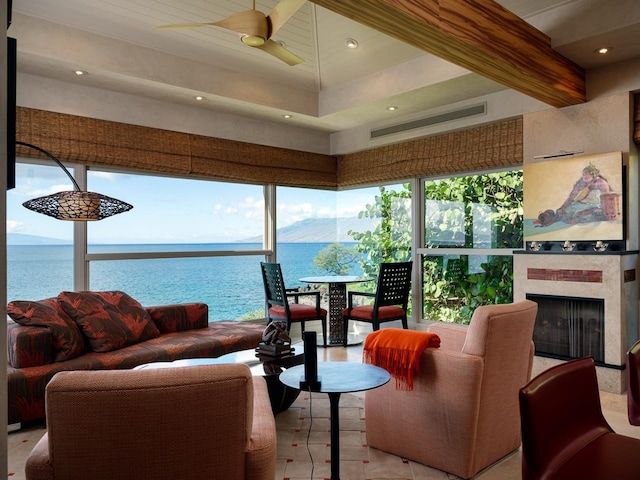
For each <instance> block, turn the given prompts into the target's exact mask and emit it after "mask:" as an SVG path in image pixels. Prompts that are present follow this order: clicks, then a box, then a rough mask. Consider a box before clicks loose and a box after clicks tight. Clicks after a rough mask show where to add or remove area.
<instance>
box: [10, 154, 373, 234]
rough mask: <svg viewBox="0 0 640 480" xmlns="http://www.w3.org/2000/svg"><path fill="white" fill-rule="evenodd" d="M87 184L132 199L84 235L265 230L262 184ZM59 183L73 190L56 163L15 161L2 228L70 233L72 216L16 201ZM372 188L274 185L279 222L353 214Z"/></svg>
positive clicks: (129, 180) (156, 180)
mask: <svg viewBox="0 0 640 480" xmlns="http://www.w3.org/2000/svg"><path fill="white" fill-rule="evenodd" d="M72 173H73V172H72ZM88 183H89V188H88V190H90V191H95V192H99V193H102V194H104V195H108V196H111V197H114V198H117V199H120V200H123V201H125V202H128V203H130V204H132V205H133V206H134V208H133V209H132V210H131V211H129V212H126V213H123V214H119V215H116V216H113V217H110V218H107V219H105V220H102V221H100V222H90V223H89V227H88V235H89V242H93V243H97V242H100V243H102V242H104V243H211V242H232V241H237V240H242V239H245V238H249V237H254V236H257V235H262V233H263V209H264V205H263V197H262V187H261V186H255V185H241V184H229V183H220V182H209V181H193V180H181V179H174V178H169V177H150V176H143V175H129V174H114V173H105V172H90V174H89V182H88ZM64 190H72V185H71V182H70V181H69V179H68V177H66V175H65V174H64V172H63V171H62V170H61V169H60V168H58V167H56V166H51V167H49V166H40V165H29V164H22V163H19V164H17V166H16V188H15V189H13V190H10V191H8V192H7V231H8V232H10V233H23V234H29V235H39V236H46V237H53V238H59V239H68V240H71V238H72V231H73V224H72V222H65V221H60V220H56V219H54V218H51V217H47V216H45V215H42V214H38V213H35V212H32V211H30V210H27V209H26V208H24V207H23V206H22V202H24V201H26V200H29V199H32V198H35V197H39V196H43V195H48V194H51V193H55V192H60V191H64ZM378 192H379V190H378V188H366V189H358V190H353V191H347V192H344V191H343V192H333V191H318V190H311V189H299V188H278V194H277V195H278V199H277V204H278V207H277V218H278V227H284V226H287V225H291V224H292V223H295V222H297V221H299V220H303V219H306V218H315V217H321V218H326V217H353V216H357V214H358V212H360V211H361V210H363V209H364V207H365V205H366V204H367V203H372V202H373V200H374V195H376V194H377V193H378Z"/></svg>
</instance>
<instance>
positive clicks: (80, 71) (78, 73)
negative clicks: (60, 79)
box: [73, 70, 89, 76]
mask: <svg viewBox="0 0 640 480" xmlns="http://www.w3.org/2000/svg"><path fill="white" fill-rule="evenodd" d="M73 73H75V74H76V75H78V76H80V75H89V72H85V71H84V70H74V72H73Z"/></svg>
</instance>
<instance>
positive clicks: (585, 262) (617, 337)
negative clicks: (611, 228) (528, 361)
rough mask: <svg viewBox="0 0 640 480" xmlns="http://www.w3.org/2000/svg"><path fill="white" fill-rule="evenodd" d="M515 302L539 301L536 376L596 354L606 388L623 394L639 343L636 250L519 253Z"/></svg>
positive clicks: (599, 380) (515, 274) (600, 376)
mask: <svg viewBox="0 0 640 480" xmlns="http://www.w3.org/2000/svg"><path fill="white" fill-rule="evenodd" d="M515 253H516V255H514V263H513V274H514V285H513V287H514V288H513V298H514V300H516V301H517V300H524V299H527V298H528V299H531V300H533V301H535V302H537V303H538V309H539V314H538V319H537V325H536V327H535V332H534V342H535V346H536V356H535V360H534V363H533V372H532V373H533V375H536V374H537V373H540V372H541V371H543V370H546V369H547V368H549V367H552V366H553V365H557V364H558V363H562V362H564V361H566V360H568V359H571V358H578V357H582V356H586V355H592V356H593V357H594V359H595V360H596V362H597V363H596V371H597V374H598V384H599V386H600V388H601V389H602V390H605V391H607V392H612V393H618V394H620V393H624V391H625V390H626V379H625V373H626V372H625V354H626V351H627V349H628V348H629V347H630V346H631V345H632V344H633V342H634V341H635V340H636V339H638V334H639V332H638V282H637V280H636V268H637V265H638V252H637V251H615V252H614V251H606V252H594V251H587V250H580V251H573V252H562V251H558V252H555V251H549V252H547V251H539V252H533V251H528V250H525V251H517V252H515Z"/></svg>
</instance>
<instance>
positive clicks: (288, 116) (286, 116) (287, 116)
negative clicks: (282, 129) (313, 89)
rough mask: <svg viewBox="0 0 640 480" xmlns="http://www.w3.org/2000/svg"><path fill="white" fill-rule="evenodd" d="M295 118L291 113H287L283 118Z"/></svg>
mask: <svg viewBox="0 0 640 480" xmlns="http://www.w3.org/2000/svg"><path fill="white" fill-rule="evenodd" d="M291 117H293V115H291V114H290V113H285V114H284V115H282V118H291Z"/></svg>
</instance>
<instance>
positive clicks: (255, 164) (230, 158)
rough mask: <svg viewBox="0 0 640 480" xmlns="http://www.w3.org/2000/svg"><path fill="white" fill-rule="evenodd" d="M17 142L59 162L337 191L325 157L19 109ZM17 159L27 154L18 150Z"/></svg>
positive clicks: (332, 166)
mask: <svg viewBox="0 0 640 480" xmlns="http://www.w3.org/2000/svg"><path fill="white" fill-rule="evenodd" d="M16 138H17V139H18V140H21V141H23V142H28V143H31V144H34V145H38V146H39V147H41V148H44V149H45V150H48V151H50V152H55V154H56V156H57V157H58V158H59V159H60V160H63V161H68V162H77V163H83V164H86V165H94V166H102V167H111V168H118V169H128V170H133V171H139V172H147V173H162V174H175V175H180V176H186V177H195V178H209V179H215V180H225V181H231V182H242V183H255V184H265V183H274V184H277V185H287V186H298V187H313V188H320V189H323V188H324V189H334V188H336V159H335V157H333V156H330V155H320V154H315V153H308V152H299V151H295V150H288V149H285V148H277V147H269V146H264V145H254V144H251V143H244V142H236V141H232V140H224V139H220V138H214V137H205V136H201V135H192V134H188V133H180V132H173V131H170V130H162V129H157V128H149V127H141V126H137V125H128V124H125V123H118V122H111V121H106V120H98V119H94V118H86V117H79V116H75V115H67V114H64V113H54V112H47V111H43V110H35V109H31V108H22V107H18V110H17V118H16ZM17 152H18V154H20V155H22V156H29V151H28V150H27V149H24V150H23V148H22V147H18V149H17Z"/></svg>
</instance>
